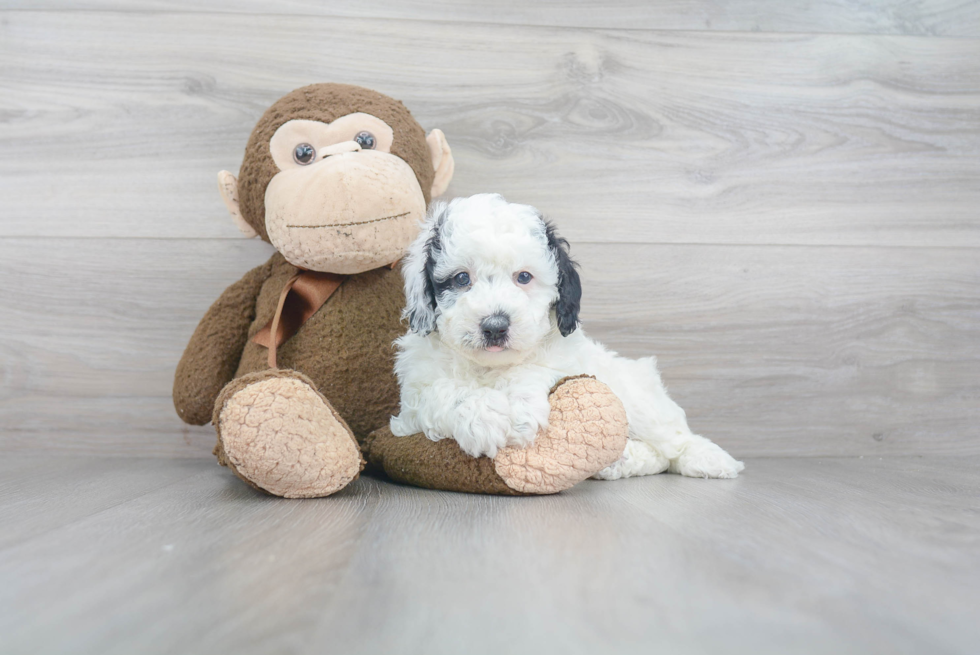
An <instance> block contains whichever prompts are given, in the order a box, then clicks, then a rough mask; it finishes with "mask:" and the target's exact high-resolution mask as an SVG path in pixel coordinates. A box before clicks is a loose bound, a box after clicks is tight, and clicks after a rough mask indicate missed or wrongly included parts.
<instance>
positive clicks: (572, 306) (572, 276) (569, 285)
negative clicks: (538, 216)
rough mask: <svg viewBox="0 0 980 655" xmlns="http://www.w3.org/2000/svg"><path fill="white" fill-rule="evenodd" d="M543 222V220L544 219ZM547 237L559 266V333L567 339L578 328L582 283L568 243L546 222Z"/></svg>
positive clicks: (557, 303)
mask: <svg viewBox="0 0 980 655" xmlns="http://www.w3.org/2000/svg"><path fill="white" fill-rule="evenodd" d="M542 220H543V219H542ZM544 232H545V236H547V238H548V249H549V250H551V254H552V255H554V257H555V263H556V264H557V265H558V301H557V302H556V303H555V316H556V317H557V319H558V331H559V332H561V336H563V337H567V336H568V335H570V334H571V333H572V332H574V331H575V328H577V327H578V312H579V308H580V307H581V304H582V282H581V280H579V277H578V271H576V270H575V268H576V267H577V266H578V264H576V263H575V262H574V261H572V258H571V257H569V256H568V241H565V240H564V239H562V238H561V237H560V236H558V233H557V232H555V226H554V225H552V224H551V223H549V222H547V221H545V222H544Z"/></svg>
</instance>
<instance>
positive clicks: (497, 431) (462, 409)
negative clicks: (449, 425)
mask: <svg viewBox="0 0 980 655" xmlns="http://www.w3.org/2000/svg"><path fill="white" fill-rule="evenodd" d="M510 413H511V408H510V401H509V400H508V399H507V396H506V395H505V394H504V393H502V392H500V391H496V390H494V389H479V390H476V391H474V392H473V393H472V394H470V395H469V396H468V397H467V398H466V399H465V400H463V402H461V403H460V404H459V405H458V406H457V407H456V410H455V414H456V417H455V420H454V421H453V438H454V439H455V440H456V443H458V444H459V447H460V448H461V449H462V451H463V452H464V453H466V454H467V455H470V456H471V457H481V456H483V455H486V456H487V457H491V458H492V457H496V456H497V451H498V450H499V449H501V448H503V447H504V446H506V445H507V435H508V433H509V432H510V425H511V419H510Z"/></svg>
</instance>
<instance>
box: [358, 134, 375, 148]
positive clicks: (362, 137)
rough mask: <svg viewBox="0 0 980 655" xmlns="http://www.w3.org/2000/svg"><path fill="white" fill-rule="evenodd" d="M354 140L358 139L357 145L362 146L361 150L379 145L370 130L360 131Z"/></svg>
mask: <svg viewBox="0 0 980 655" xmlns="http://www.w3.org/2000/svg"><path fill="white" fill-rule="evenodd" d="M354 140H355V141H357V145H359V146H361V150H374V148H375V146H377V145H378V141H377V140H376V139H375V138H374V135H373V134H371V133H370V132H358V133H357V136H355V137H354Z"/></svg>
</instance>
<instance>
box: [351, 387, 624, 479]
mask: <svg viewBox="0 0 980 655" xmlns="http://www.w3.org/2000/svg"><path fill="white" fill-rule="evenodd" d="M549 400H550V402H551V416H550V418H549V421H550V426H549V428H548V430H547V431H546V432H543V433H541V434H539V435H538V436H537V438H536V439H535V442H534V444H532V445H531V446H529V447H528V448H525V449H520V448H506V449H504V450H502V451H500V452H499V453H497V457H495V458H494V459H490V458H489V457H470V456H469V455H467V454H466V453H464V452H463V451H462V450H460V448H459V446H458V445H457V443H456V442H455V441H453V440H452V439H443V440H442V441H430V440H429V439H427V438H426V437H425V435H423V434H415V435H412V436H409V437H396V436H393V435H392V434H391V430H389V429H388V428H383V429H381V430H377V431H375V432H373V433H371V434H370V435H368V438H367V439H366V440H365V442H364V452H365V456H366V457H367V460H368V464H369V465H370V466H371V467H372V468H376V469H381V470H383V471H384V472H385V474H387V475H388V477H390V478H391V479H393V480H395V481H397V482H403V483H406V484H411V485H415V486H417V487H425V488H428V489H443V490H446V491H465V492H468V493H483V494H501V495H511V496H514V495H535V494H553V493H557V492H559V491H562V490H564V489H568V488H569V487H572V486H573V485H575V484H577V483H579V482H581V481H582V480H585V479H586V478H588V477H591V476H592V475H594V474H595V473H597V472H599V471H601V470H602V469H604V468H606V467H607V466H609V465H610V464H612V463H613V462H615V461H616V460H618V459H619V458H620V456H621V455H622V454H623V449H624V448H625V447H626V438H627V434H628V431H629V426H628V424H627V422H626V410H625V409H623V404H622V403H621V402H619V399H618V398H617V397H616V395H615V394H613V392H612V391H610V390H609V387H607V386H606V385H604V384H602V383H601V382H599V381H597V380H595V379H594V378H591V377H576V378H565V379H564V380H562V381H560V382H559V383H558V384H556V385H555V388H554V389H552V391H551V396H550V398H549Z"/></svg>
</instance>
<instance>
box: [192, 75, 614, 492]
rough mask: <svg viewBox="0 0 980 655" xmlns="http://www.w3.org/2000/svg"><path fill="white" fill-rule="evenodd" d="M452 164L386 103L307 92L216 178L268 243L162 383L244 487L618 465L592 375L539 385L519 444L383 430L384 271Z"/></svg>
mask: <svg viewBox="0 0 980 655" xmlns="http://www.w3.org/2000/svg"><path fill="white" fill-rule="evenodd" d="M452 174H453V156H452V152H451V151H450V149H449V145H448V144H447V142H446V139H445V136H444V135H443V133H442V132H441V131H439V130H432V132H430V133H429V135H428V136H426V134H425V132H424V131H423V130H422V128H421V126H419V124H418V123H417V122H416V121H415V119H414V118H413V117H412V116H411V114H410V113H409V112H408V110H407V109H406V108H405V107H404V106H403V105H402V104H401V103H400V102H398V101H396V100H393V99H391V98H389V97H387V96H384V95H382V94H380V93H377V92H374V91H371V90H368V89H363V88H360V87H356V86H348V85H341V84H315V85H311V86H307V87H303V88H301V89H297V90H295V91H293V92H292V93H289V94H287V95H286V96H284V97H283V98H281V99H279V100H278V101H277V102H276V103H275V104H273V105H272V106H271V107H270V108H269V109H268V111H266V112H265V114H264V115H263V116H262V118H261V119H260V120H259V122H258V124H257V125H256V126H255V129H254V131H253V132H252V134H251V137H250V138H249V140H248V144H247V146H246V148H245V156H244V159H243V161H242V167H241V170H240V172H239V176H238V178H237V179H236V177H235V176H234V175H232V174H231V173H229V172H227V171H222V172H221V173H219V175H218V182H219V190H220V192H221V196H222V198H223V199H224V201H225V204H226V206H227V207H228V211H229V212H230V213H231V215H232V218H233V219H234V221H235V223H236V224H237V225H238V227H239V229H241V231H242V232H244V233H245V234H246V235H247V236H250V237H255V236H258V237H260V238H261V239H263V240H264V241H267V242H269V243H271V244H272V245H273V246H274V247H275V248H276V250H277V252H276V253H275V254H274V255H273V256H272V257H271V258H270V259H269V261H267V262H266V263H265V264H263V265H261V266H259V267H257V268H255V269H253V270H251V271H249V272H248V273H246V274H245V276H244V277H243V278H242V279H241V280H239V281H238V282H236V283H235V284H233V285H231V286H230V287H228V289H226V290H225V292H224V293H222V294H221V297H219V298H218V300H217V301H216V302H215V303H214V304H213V305H212V306H211V308H210V309H208V311H207V313H206V314H205V315H204V318H203V319H201V322H200V324H199V325H198V326H197V329H196V330H195V331H194V334H193V336H192V337H191V339H190V342H189V343H188V345H187V349H186V350H185V352H184V355H183V357H182V358H181V360H180V363H179V364H178V366H177V372H176V375H175V379H174V391H173V399H174V406H175V408H176V409H177V414H178V415H179V416H180V417H181V419H183V420H184V421H186V422H187V423H191V424H194V425H204V424H205V423H207V422H208V421H211V422H212V423H213V424H214V427H215V430H216V432H217V437H218V440H217V445H216V446H215V449H214V453H215V455H216V456H217V458H218V462H219V463H220V464H221V465H223V466H227V467H228V468H229V469H231V470H232V471H233V472H234V473H235V474H236V475H237V476H238V477H239V478H241V479H242V480H244V481H245V482H246V483H248V484H249V485H251V486H253V487H255V488H256V489H259V490H262V491H265V492H267V493H270V494H273V495H277V496H284V497H288V498H308V497H318V496H327V495H330V494H332V493H335V492H336V491H338V490H340V489H343V488H344V487H345V486H347V485H348V484H349V483H350V482H351V481H352V480H354V479H355V478H356V477H357V476H358V474H359V473H360V471H361V470H362V469H363V468H364V466H365V465H368V466H370V467H371V468H372V469H374V470H376V471H378V472H383V473H385V474H387V475H388V476H389V477H391V478H393V479H395V480H396V481H401V482H405V483H409V484H415V485H418V486H423V487H429V488H435V489H447V490H456V491H469V492H476V493H495V494H514V495H517V494H541V493H554V492H557V491H561V490H562V489H566V488H568V487H570V486H572V485H573V484H575V483H577V482H579V481H581V480H583V479H585V478H587V477H589V476H591V475H593V474H594V473H596V472H598V471H599V470H601V469H603V468H605V467H606V466H608V465H609V464H612V463H613V462H614V461H616V459H618V458H619V457H620V455H621V454H622V452H623V449H624V447H625V444H626V435H627V423H626V415H625V411H624V410H623V408H622V404H621V403H620V402H619V400H618V399H617V398H616V397H615V396H614V395H613V394H612V392H611V391H609V389H608V388H607V387H605V386H604V385H602V384H601V383H599V382H598V381H596V380H594V379H592V378H572V379H567V380H563V381H562V382H559V384H558V385H556V387H555V389H553V390H552V394H551V398H550V400H551V404H552V415H551V423H550V427H549V429H548V430H547V431H546V432H543V433H542V434H539V435H538V438H537V440H536V441H535V443H534V444H533V445H532V446H530V447H528V448H526V449H513V448H508V449H504V450H502V451H500V452H499V453H498V455H497V456H496V457H495V458H494V459H489V458H486V457H481V458H472V457H470V456H468V455H466V454H465V453H463V452H462V451H461V450H460V449H459V447H458V446H457V445H456V443H455V442H454V441H452V440H444V441H439V442H433V441H429V440H428V439H427V438H426V437H425V436H424V435H414V436H410V437H394V436H392V434H391V432H390V430H388V429H387V425H388V422H389V420H390V418H391V416H392V415H394V414H397V413H398V400H399V392H398V385H397V382H396V380H395V377H394V373H393V365H394V352H393V347H392V342H393V341H394V340H395V339H396V338H397V337H399V336H401V335H402V334H403V333H404V332H405V329H406V326H405V324H403V323H402V321H401V313H402V309H403V307H404V304H405V296H404V291H403V281H402V278H401V274H400V271H399V268H398V260H399V259H400V258H401V256H402V253H403V252H404V250H405V249H406V248H407V246H408V245H409V244H410V243H411V241H412V240H413V239H414V237H415V236H416V235H417V234H418V230H419V225H420V222H421V220H422V219H423V218H424V215H425V212H426V207H427V206H428V203H429V200H430V198H431V197H433V196H437V195H439V194H441V193H442V192H443V191H445V189H446V187H447V186H448V184H449V181H450V179H451V178H452Z"/></svg>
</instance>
